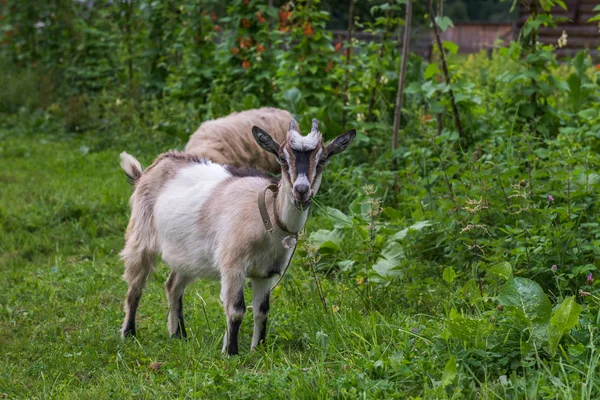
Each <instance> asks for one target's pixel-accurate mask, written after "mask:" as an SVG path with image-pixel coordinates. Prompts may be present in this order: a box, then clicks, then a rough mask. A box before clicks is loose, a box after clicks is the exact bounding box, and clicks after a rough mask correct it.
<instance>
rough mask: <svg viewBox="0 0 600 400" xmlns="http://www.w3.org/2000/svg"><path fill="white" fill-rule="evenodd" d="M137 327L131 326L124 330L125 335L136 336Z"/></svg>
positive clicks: (125, 336)
mask: <svg viewBox="0 0 600 400" xmlns="http://www.w3.org/2000/svg"><path fill="white" fill-rule="evenodd" d="M135 336H136V335H135V328H129V329H126V330H124V331H123V337H124V338H127V337H135Z"/></svg>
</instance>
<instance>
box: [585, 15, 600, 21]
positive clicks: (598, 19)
mask: <svg viewBox="0 0 600 400" xmlns="http://www.w3.org/2000/svg"><path fill="white" fill-rule="evenodd" d="M596 21H600V14H599V15H596V16H595V17H592V18H590V19H588V20H587V22H596Z"/></svg>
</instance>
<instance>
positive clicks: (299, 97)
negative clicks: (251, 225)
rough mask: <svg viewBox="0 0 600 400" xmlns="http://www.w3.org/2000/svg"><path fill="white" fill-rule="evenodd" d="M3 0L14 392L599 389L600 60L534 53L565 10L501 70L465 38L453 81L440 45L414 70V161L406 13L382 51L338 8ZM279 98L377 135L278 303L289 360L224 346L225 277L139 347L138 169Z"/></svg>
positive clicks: (2, 389)
mask: <svg viewBox="0 0 600 400" xmlns="http://www.w3.org/2000/svg"><path fill="white" fill-rule="evenodd" d="M361 3H362V2H361ZM398 3H399V4H398ZM453 3H454V2H449V5H450V4H453ZM2 4H3V6H2V9H1V11H0V37H1V38H2V39H1V40H2V42H1V44H0V63H1V65H2V66H1V68H2V74H0V139H1V142H0V159H1V162H0V165H1V167H0V185H1V190H0V224H1V231H0V235H1V236H0V268H1V269H0V270H1V271H2V279H0V363H1V365H2V368H1V369H0V395H1V396H2V397H7V398H50V397H56V398H76V397H94V398H95V397H102V398H105V397H116V398H123V397H136V398H137V397H139V398H162V397H181V398H188V397H189V398H191V397H201V398H206V397H214V396H221V397H235V398H246V397H248V398H250V397H252V398H255V397H257V396H260V397H274V398H281V397H284V396H286V397H294V398H329V397H340V398H346V397H349V398H354V397H367V398H376V397H381V398H393V397H396V398H463V397H467V398H478V397H481V398H532V399H534V398H535V399H537V398H565V399H567V398H588V399H592V398H598V396H600V380H599V379H598V378H597V373H596V371H597V366H598V358H599V354H600V353H599V351H598V349H597V347H596V346H597V345H600V341H599V339H598V326H599V323H600V296H599V293H598V284H597V280H596V276H597V275H598V268H599V267H600V264H599V261H598V260H599V255H600V247H599V244H600V209H599V208H600V202H598V200H597V197H598V193H599V192H600V175H599V173H598V171H599V169H600V156H599V154H598V151H599V150H600V141H599V139H600V103H599V101H598V100H599V98H600V72H599V69H600V68H599V67H598V66H594V64H593V62H592V60H591V59H590V58H589V57H588V56H587V55H586V54H585V53H584V52H582V53H580V54H578V55H576V56H575V57H573V58H572V59H566V60H561V61H560V62H558V61H557V60H556V58H555V57H554V55H553V51H554V48H555V46H540V45H539V44H537V43H536V30H537V28H538V27H539V26H542V25H544V24H552V23H553V19H552V15H551V14H549V13H548V12H547V11H548V10H549V9H550V7H552V6H553V5H555V4H559V5H560V4H561V2H559V1H553V0H545V1H544V2H542V4H541V6H542V8H540V12H539V13H537V14H534V15H532V17H531V19H530V20H529V21H528V22H527V24H526V25H525V27H524V29H523V31H522V32H521V33H520V35H519V37H518V38H517V39H516V40H515V41H514V42H513V43H511V44H510V45H509V46H507V47H504V48H496V49H494V50H493V51H492V53H491V55H488V54H478V55H470V56H462V55H458V54H457V51H458V49H457V46H456V45H455V44H453V43H449V42H445V43H443V46H442V47H443V49H442V50H443V51H445V53H446V55H447V56H448V60H449V61H448V65H447V67H448V76H449V79H450V82H449V83H447V82H446V81H445V76H444V75H445V74H444V66H443V65H442V63H441V61H440V55H441V53H440V52H439V50H440V49H437V48H436V50H435V52H434V56H433V58H432V60H424V59H422V58H421V57H419V56H417V55H413V54H411V55H410V56H409V57H408V59H407V73H406V85H405V90H404V95H403V99H404V102H403V104H404V106H403V108H402V110H401V111H402V119H401V123H400V140H399V147H398V148H397V149H396V150H394V151H391V150H390V143H391V127H392V122H393V118H394V107H395V97H396V93H397V87H398V75H399V74H398V66H399V64H400V55H399V53H398V42H397V40H398V38H399V32H400V29H401V28H402V26H403V25H404V12H405V7H404V4H403V2H393V3H388V2H384V1H378V2H372V3H369V7H368V8H365V11H361V12H357V13H355V16H356V18H355V20H354V22H355V28H356V29H361V30H366V31H371V32H373V33H375V34H376V36H377V37H378V38H380V40H377V41H372V42H357V41H355V40H350V41H347V40H346V38H339V37H333V36H332V34H331V33H330V31H328V30H327V29H326V28H327V26H328V24H330V23H331V15H332V14H333V10H332V13H331V14H330V13H328V12H326V11H325V10H327V7H328V5H329V6H330V4H329V3H328V4H325V2H323V3H319V1H318V0H313V1H297V2H296V4H295V5H293V6H292V5H291V4H289V3H278V2H274V4H273V5H272V6H270V5H269V4H267V2H264V1H258V0H234V1H230V2H228V3H227V4H226V5H223V3H222V2H218V1H211V0H189V1H177V2H175V1H173V0H166V1H162V0H161V1H152V2H150V1H134V0H131V1H102V0H100V1H94V2H85V1H76V2H70V1H48V2H44V3H39V2H33V1H13V0H3V3H2ZM465 4H466V3H465ZM504 5H505V6H507V7H509V6H510V3H505V4H504ZM361 7H364V5H363V6H361ZM469 10H470V8H469ZM413 12H414V18H413V21H414V24H420V25H422V26H423V27H425V28H427V27H428V22H427V21H429V17H428V15H426V13H427V10H426V5H425V4H415V7H414V10H413ZM599 12H600V11H599ZM438 17H440V18H438V19H437V24H438V26H439V28H440V29H445V28H447V26H449V24H451V21H450V20H449V19H448V18H441V16H439V15H438ZM558 39H559V38H557V46H558V45H559V40H558ZM561 40H564V39H561ZM348 51H350V55H349V56H348ZM450 91H451V92H452V93H453V97H454V102H455V104H456V110H457V112H458V113H459V115H460V118H461V121H462V129H461V130H460V131H459V130H458V129H457V128H456V124H455V119H454V114H453V112H452V111H451V110H452V107H451V100H450V97H449V96H448V94H449V93H450ZM267 105H271V106H277V107H282V108H286V109H288V110H290V111H291V112H292V113H293V114H294V115H296V116H297V118H298V120H299V121H300V123H301V126H302V127H304V129H307V127H308V126H309V125H308V122H309V121H310V119H311V118H314V117H316V118H318V119H319V120H321V121H322V130H323V131H324V132H325V134H326V135H327V136H328V137H332V136H334V135H336V134H338V133H339V132H340V131H342V129H345V128H350V127H355V128H357V129H358V131H359V132H360V133H359V135H358V136H357V140H356V143H355V144H354V145H353V148H352V149H351V150H349V151H348V152H347V153H348V154H345V156H343V157H340V159H339V160H336V161H335V162H333V164H331V165H330V167H329V168H328V171H327V172H326V179H325V182H324V183H323V189H322V191H321V193H320V194H319V196H318V198H317V199H316V204H315V207H314V209H313V211H312V216H311V218H310V219H309V223H308V225H307V227H306V233H305V234H304V236H303V238H302V240H301V241H300V245H299V250H298V252H297V253H296V254H297V256H296V258H295V259H294V262H293V265H292V267H291V269H290V272H289V274H287V275H286V277H285V279H284V281H283V282H282V284H281V285H280V286H279V287H278V288H277V289H276V290H275V292H274V297H275V300H274V301H273V307H272V313H271V318H270V326H269V334H268V337H269V339H270V341H269V343H268V345H267V346H266V347H265V348H264V349H262V350H261V351H257V352H253V353H250V352H249V349H248V347H249V341H250V338H249V336H250V331H251V328H250V324H249V323H245V324H244V325H243V328H242V335H241V337H242V340H241V349H242V355H241V356H239V357H234V358H231V359H230V358H226V357H224V356H221V355H220V342H221V339H222V333H223V330H224V326H225V324H224V319H223V317H222V312H221V308H220V305H219V303H218V283H211V282H199V283H197V284H195V285H194V286H193V287H190V289H189V291H188V293H187V294H186V299H185V301H186V303H187V305H188V306H187V308H186V311H187V314H188V317H187V319H188V321H189V331H190V332H191V339H190V340H189V341H187V342H181V341H170V340H167V339H166V338H167V331H166V324H165V319H166V311H167V310H166V307H167V306H166V300H165V299H164V295H163V291H162V288H161V287H162V284H163V282H164V280H165V279H166V271H165V269H166V268H164V267H162V268H159V269H158V271H157V272H156V274H155V275H154V278H153V279H152V281H151V284H150V287H149V289H148V290H147V291H146V292H145V296H144V298H143V300H142V306H141V309H140V321H139V328H140V329H139V330H140V337H139V340H131V341H122V340H121V339H120V337H119V332H118V330H119V326H120V322H121V320H122V311H121V307H122V300H123V296H124V293H125V283H124V282H122V281H121V280H120V278H119V277H120V275H121V273H122V265H121V263H120V261H119V259H118V256H117V253H118V251H119V250H120V248H121V247H122V244H123V239H122V235H123V232H124V229H125V226H126V222H127V217H128V212H129V210H128V204H127V198H128V196H129V193H130V189H129V188H128V185H127V183H126V182H125V179H124V178H123V176H122V173H121V171H120V170H119V167H118V153H119V152H120V151H122V150H123V149H126V150H127V151H128V152H131V153H133V154H135V155H136V156H139V158H140V159H141V160H142V161H143V163H144V164H145V165H148V164H149V163H150V162H151V161H152V160H153V159H154V158H155V156H156V155H157V154H158V153H160V152H162V151H165V150H168V149H172V148H182V147H183V146H184V144H185V143H186V141H187V139H188V137H189V135H190V134H191V133H192V132H193V131H194V130H195V129H196V127H197V126H198V125H199V124H200V122H201V121H203V120H205V119H209V118H215V117H219V116H222V115H226V114H228V113H230V112H231V111H234V110H242V109H248V108H253V107H258V106H267ZM249 317H250V315H249ZM248 320H249V318H248ZM248 320H247V321H246V322H248Z"/></svg>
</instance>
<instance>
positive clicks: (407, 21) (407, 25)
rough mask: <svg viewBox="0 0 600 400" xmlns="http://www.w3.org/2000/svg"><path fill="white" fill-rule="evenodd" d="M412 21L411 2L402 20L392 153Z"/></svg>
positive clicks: (400, 113) (395, 145)
mask: <svg viewBox="0 0 600 400" xmlns="http://www.w3.org/2000/svg"><path fill="white" fill-rule="evenodd" d="M411 19H412V0H408V2H407V3H406V18H405V19H404V40H403V42H402V59H401V60H400V74H399V76H398V92H397V93H396V109H395V111H394V128H393V138H392V151H394V150H396V149H397V148H398V131H399V130H400V118H401V116H402V100H403V95H404V80H405V78H406V59H407V58H408V49H409V47H410V24H411Z"/></svg>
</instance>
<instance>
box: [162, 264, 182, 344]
mask: <svg viewBox="0 0 600 400" xmlns="http://www.w3.org/2000/svg"><path fill="white" fill-rule="evenodd" d="M186 284H187V280H186V279H185V277H184V276H183V275H181V274H180V273H179V274H178V273H175V272H171V274H169V278H168V279H167V283H165V291H166V292H167V298H168V299H169V335H170V336H171V337H172V338H177V339H184V338H187V333H186V331H185V324H184V322H183V292H184V291H185V285H186Z"/></svg>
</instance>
